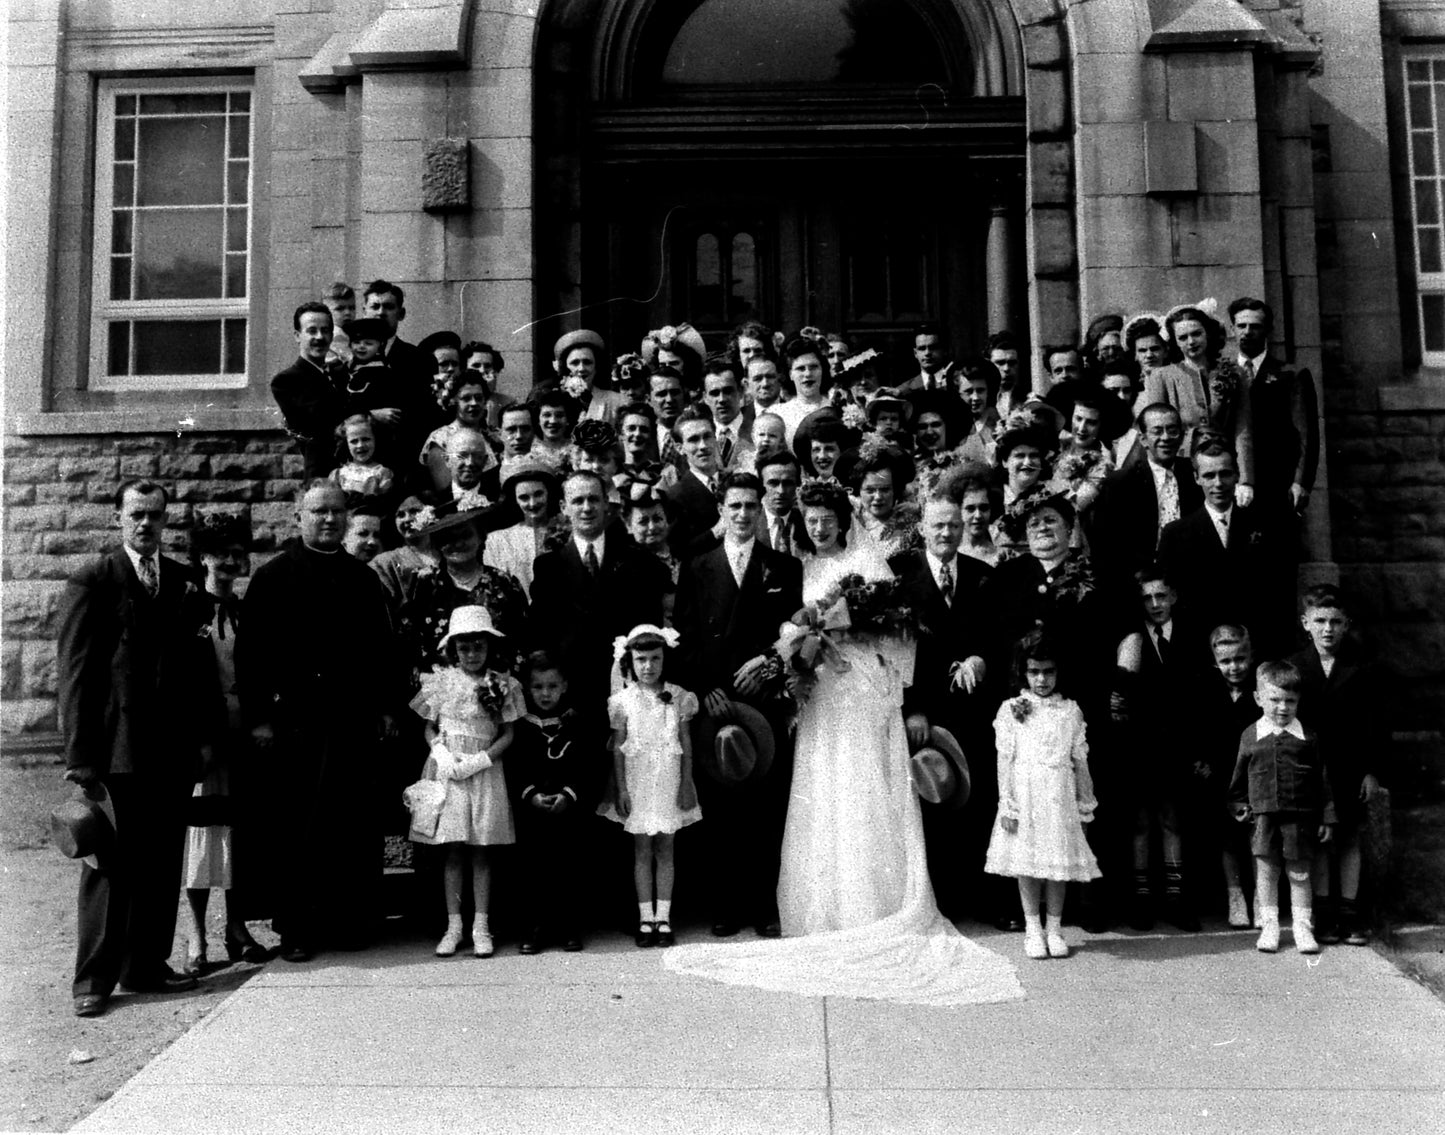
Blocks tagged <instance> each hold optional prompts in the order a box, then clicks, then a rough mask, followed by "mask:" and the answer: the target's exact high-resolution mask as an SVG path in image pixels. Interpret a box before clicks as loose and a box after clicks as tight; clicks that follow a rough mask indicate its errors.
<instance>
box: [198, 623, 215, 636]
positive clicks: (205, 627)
mask: <svg viewBox="0 0 1445 1135" xmlns="http://www.w3.org/2000/svg"><path fill="white" fill-rule="evenodd" d="M211 634H212V628H211V624H210V623H203V624H201V626H200V627H199V628H198V629H197V631H196V637H197V638H210V637H211Z"/></svg>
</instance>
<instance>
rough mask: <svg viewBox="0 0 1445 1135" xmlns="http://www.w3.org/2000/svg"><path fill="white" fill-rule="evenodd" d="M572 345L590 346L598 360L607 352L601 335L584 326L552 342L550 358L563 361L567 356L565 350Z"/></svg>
mask: <svg viewBox="0 0 1445 1135" xmlns="http://www.w3.org/2000/svg"><path fill="white" fill-rule="evenodd" d="M573 347H591V348H592V351H593V353H594V354H595V355H596V356H597V360H598V362H601V361H602V357H603V356H604V355H605V354H607V344H606V343H605V342H603V340H602V336H601V335H599V334H597V332H596V331H589V330H587V329H586V328H585V327H584V328H582V329H580V330H578V331H569V332H567V334H565V335H563V336H562V337H561V338H560V339H558V340H557V342H555V343H554V344H552V358H553V360H554V361H555V362H558V363H560V362H563V361H565V360H566V358H567V352H568V351H570V350H571V349H572V348H573Z"/></svg>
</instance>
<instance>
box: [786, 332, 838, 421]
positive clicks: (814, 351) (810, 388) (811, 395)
mask: <svg viewBox="0 0 1445 1135" xmlns="http://www.w3.org/2000/svg"><path fill="white" fill-rule="evenodd" d="M783 354H784V356H785V357H786V360H787V367H788V377H789V378H790V379H792V382H793V389H794V391H795V392H796V393H795V394H794V396H793V398H792V400H791V401H788V402H784V403H783V404H782V405H781V406H775V407H773V413H775V414H777V415H778V417H780V418H782V419H783V427H784V429H786V430H787V432H788V441H789V442H790V443H791V442H792V440H793V431H794V430H796V429H797V428H798V427H799V426H800V425H801V424H802V422H803V419H804V418H806V417H807V416H808V415H809V414H811V413H812V412H813V411H814V410H821V409H822V408H823V407H824V406H829V405H831V404H832V403H831V402H830V400H829V398H828V389H829V387H831V386H832V383H833V372H832V371H831V370H830V369H829V368H828V354H827V352H826V351H825V350H824V349H823V348H822V347H820V346H819V345H818V343H817V342H816V341H815V340H812V339H802V338H798V339H794V340H793V341H792V342H791V343H789V344H788V345H787V347H786V348H785V349H784V351H783Z"/></svg>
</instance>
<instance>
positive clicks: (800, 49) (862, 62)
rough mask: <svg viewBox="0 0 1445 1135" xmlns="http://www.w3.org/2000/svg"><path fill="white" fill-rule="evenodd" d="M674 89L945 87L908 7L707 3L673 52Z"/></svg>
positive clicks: (803, 1)
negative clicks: (719, 85)
mask: <svg viewBox="0 0 1445 1135" xmlns="http://www.w3.org/2000/svg"><path fill="white" fill-rule="evenodd" d="M661 78H662V81H663V82H664V83H669V84H682V85H694V84H709V83H779V84H784V85H788V86H795V85H798V84H818V83H945V82H947V81H948V73H947V69H946V68H945V67H944V64H943V59H942V56H941V55H940V54H939V50H938V42H937V39H936V38H935V37H934V36H933V35H932V34H931V33H930V32H929V30H928V27H927V25H926V24H924V22H923V20H922V19H921V18H920V17H919V15H918V13H917V12H916V11H915V10H914V8H913V5H912V4H910V3H908V2H907V0H867V2H859V0H703V2H702V3H701V4H698V5H697V6H696V9H695V11H693V13H692V14H691V15H690V16H688V18H687V19H686V20H685V21H683V24H682V27H681V28H680V29H679V30H678V33H677V36H676V37H675V38H674V39H673V41H672V45H671V47H669V48H668V52H667V59H666V61H665V62H664V63H663V66H662V76H661Z"/></svg>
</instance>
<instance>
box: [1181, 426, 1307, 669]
mask: <svg viewBox="0 0 1445 1135" xmlns="http://www.w3.org/2000/svg"><path fill="white" fill-rule="evenodd" d="M1193 465H1194V479H1195V481H1196V483H1197V484H1198V485H1199V487H1200V488H1201V489H1202V490H1203V492H1204V504H1203V505H1202V506H1201V507H1199V508H1196V509H1195V510H1194V511H1193V512H1191V513H1189V515H1187V516H1185V517H1183V518H1182V519H1180V520H1176V521H1174V522H1173V523H1172V524H1168V525H1166V526H1165V528H1164V532H1163V534H1162V535H1161V536H1160V538H1159V563H1160V565H1161V566H1162V567H1163V569H1164V576H1165V578H1166V579H1168V581H1169V584H1170V586H1171V587H1173V588H1174V590H1175V592H1176V593H1177V594H1178V596H1179V609H1178V614H1177V616H1176V617H1177V620H1178V624H1179V626H1180V628H1181V633H1182V634H1183V635H1184V636H1186V637H1185V638H1184V639H1182V640H1181V642H1182V643H1184V644H1185V645H1186V648H1187V650H1188V652H1189V661H1190V663H1191V664H1194V665H1197V666H1201V667H1202V666H1207V665H1208V664H1209V662H1210V656H1209V655H1208V654H1207V653H1206V651H1207V650H1208V649H1209V632H1210V631H1212V630H1213V629H1214V628H1215V627H1217V626H1220V625H1221V624H1223V623H1235V624H1238V625H1240V626H1243V627H1245V628H1247V629H1248V630H1249V632H1250V638H1251V639H1252V640H1253V642H1254V645H1255V649H1256V650H1257V651H1258V652H1259V657H1261V658H1274V657H1276V656H1277V655H1276V653H1275V652H1276V651H1278V650H1281V649H1283V648H1284V647H1285V646H1286V645H1287V635H1286V633H1285V632H1286V630H1287V628H1288V625H1289V621H1290V618H1291V616H1292V615H1293V611H1292V610H1291V609H1290V608H1286V609H1285V610H1283V611H1281V612H1278V613H1275V612H1268V611H1266V610H1265V609H1264V608H1263V607H1262V606H1261V603H1260V600H1261V598H1262V596H1261V591H1260V581H1261V579H1263V578H1264V577H1265V576H1266V575H1267V574H1268V572H1269V570H1270V569H1271V568H1272V566H1273V565H1272V563H1271V555H1272V548H1271V545H1270V541H1269V539H1268V536H1267V534H1266V533H1264V532H1262V531H1261V530H1260V526H1259V519H1258V513H1257V512H1256V511H1255V510H1254V509H1253V508H1240V507H1239V506H1238V503H1237V502H1236V499H1235V490H1236V486H1237V485H1238V483H1239V464H1238V462H1237V460H1236V458H1235V455H1234V451H1233V450H1231V449H1229V448H1228V447H1227V446H1226V445H1224V444H1222V443H1217V442H1216V443H1212V444H1209V443H1206V444H1205V445H1203V446H1201V447H1199V448H1198V449H1197V450H1196V451H1195V454H1194V460H1193ZM1271 616H1272V617H1271Z"/></svg>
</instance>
